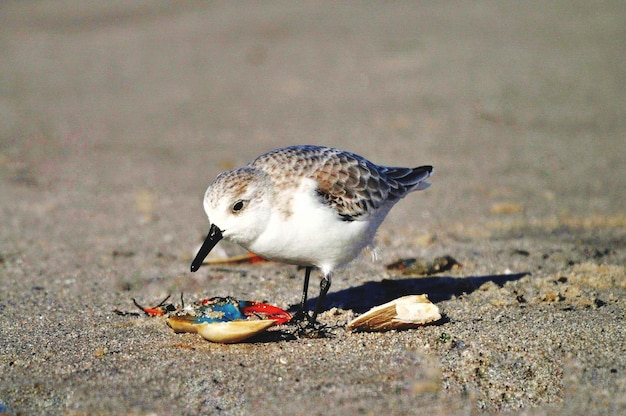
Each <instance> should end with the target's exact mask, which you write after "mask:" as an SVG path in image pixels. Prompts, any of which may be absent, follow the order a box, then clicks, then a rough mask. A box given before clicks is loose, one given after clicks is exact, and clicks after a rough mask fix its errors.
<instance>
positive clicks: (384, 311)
mask: <svg viewBox="0 0 626 416" xmlns="http://www.w3.org/2000/svg"><path fill="white" fill-rule="evenodd" d="M440 319H441V313H440V312H439V308H438V307H437V306H436V305H434V304H433V303H432V302H431V301H429V300H428V296H427V295H409V296H403V297H401V298H398V299H396V300H393V301H391V302H387V303H385V304H383V305H380V306H376V307H374V308H372V309H370V310H369V311H367V312H365V313H364V314H363V315H361V316H359V317H357V318H356V319H354V320H353V321H351V322H350V323H348V325H347V328H348V329H349V330H353V331H390V330H392V329H410V328H416V327H419V326H422V325H425V324H428V323H431V322H435V321H438V320H440Z"/></svg>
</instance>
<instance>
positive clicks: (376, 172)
mask: <svg viewBox="0 0 626 416" xmlns="http://www.w3.org/2000/svg"><path fill="white" fill-rule="evenodd" d="M432 172H433V168H432V166H420V167H417V168H402V167H386V166H378V165H375V164H374V163H372V162H370V161H368V160H367V159H365V158H363V157H361V156H359V155H356V154H354V153H350V152H346V151H343V150H339V149H333V148H329V147H322V146H310V145H304V146H290V147H284V148H280V149H276V150H272V151H270V152H268V153H265V154H263V155H261V156H259V157H257V158H256V159H255V160H253V161H252V162H250V163H249V164H248V165H246V166H244V167H242V168H239V169H234V170H230V171H227V172H223V173H221V174H220V175H219V176H218V177H217V178H216V179H215V181H213V183H212V184H211V185H209V187H208V189H207V190H206V193H205V194H204V209H205V211H206V213H207V215H208V217H209V222H210V223H211V227H210V230H209V234H208V236H207V237H206V240H205V241H204V243H203V244H202V247H201V248H200V250H199V251H198V254H197V255H196V257H195V259H194V260H193V262H192V263H191V271H192V272H195V271H197V270H198V269H199V268H200V266H201V264H202V262H203V261H204V259H205V257H206V256H207V255H208V254H209V252H210V251H211V249H213V247H214V246H215V245H216V244H217V243H218V242H219V241H220V240H221V239H222V238H224V239H226V240H229V241H232V242H234V243H237V244H239V245H240V246H242V247H244V248H245V249H247V250H249V251H251V252H253V253H255V254H258V255H259V256H261V257H263V258H266V259H268V260H274V261H279V262H284V263H289V264H295V265H299V266H304V267H305V276H304V288H303V290H302V298H301V301H300V312H299V313H298V315H299V316H300V318H304V317H306V318H307V319H308V321H309V323H311V324H315V323H316V319H317V315H318V313H319V312H320V307H321V305H322V302H323V300H324V297H325V296H326V293H327V292H328V289H329V288H330V284H331V278H332V275H333V271H334V270H335V269H336V268H337V267H340V266H342V265H345V264H346V263H348V262H350V261H351V260H353V259H354V258H355V257H356V256H357V255H358V254H359V253H360V252H361V250H362V249H363V248H364V247H366V246H368V245H370V244H371V243H372V240H373V238H374V234H375V233H376V230H377V229H378V227H379V226H380V224H381V223H382V222H383V220H384V219H385V216H386V215H387V213H388V212H389V210H390V209H391V207H393V206H394V204H396V202H398V201H399V200H400V199H402V198H403V197H404V196H405V195H407V194H408V193H409V192H413V191H418V190H422V189H426V188H427V187H428V186H429V183H427V182H425V180H426V179H427V178H428V177H429V176H430V175H431V174H432ZM313 267H317V268H318V269H320V270H321V274H322V276H321V282H320V292H319V297H318V298H317V303H316V305H315V309H314V310H313V314H312V315H309V314H308V313H307V312H305V303H306V300H307V292H308V286H309V277H310V275H311V270H312V269H313Z"/></svg>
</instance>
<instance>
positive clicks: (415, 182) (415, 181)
mask: <svg viewBox="0 0 626 416" xmlns="http://www.w3.org/2000/svg"><path fill="white" fill-rule="evenodd" d="M432 173H433V167H432V166H429V165H426V166H420V167H417V168H413V169H411V168H386V170H385V175H386V176H387V178H389V179H393V180H394V181H396V182H398V184H400V185H401V186H402V187H404V188H405V190H406V193H408V192H412V191H421V190H422V189H426V188H428V187H429V186H430V183H428V182H424V181H425V180H426V179H428V178H429V177H430V176H431V175H432Z"/></svg>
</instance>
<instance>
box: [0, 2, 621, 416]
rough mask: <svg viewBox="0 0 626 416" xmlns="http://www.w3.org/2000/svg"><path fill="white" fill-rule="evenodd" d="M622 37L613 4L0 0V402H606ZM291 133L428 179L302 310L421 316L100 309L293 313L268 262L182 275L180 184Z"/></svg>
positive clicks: (190, 205) (454, 406) (100, 406)
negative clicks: (194, 319)
mask: <svg viewBox="0 0 626 416" xmlns="http://www.w3.org/2000/svg"><path fill="white" fill-rule="evenodd" d="M625 28H626V8H624V4H623V2H620V1H599V2H585V1H555V2H548V3H546V2H537V1H532V2H512V1H486V2H467V1H465V2H464V1H458V2H408V1H407V2H404V1H400V2H363V3H358V4H357V3H354V4H350V5H348V4H347V3H338V2H236V3H235V2H181V3H178V2H164V1H136V2H98V1H69V0H68V1H55V2H52V1H29V2H23V1H22V2H20V1H3V2H1V3H0V221H1V224H2V225H1V227H0V285H1V291H0V413H2V412H5V413H8V414H29V415H30V414H138V415H144V414H213V413H215V414H258V415H260V414H270V413H274V414H376V413H380V412H386V413H387V414H422V413H424V414H478V413H482V412H495V411H501V410H506V411H509V410H510V411H513V410H518V411H521V412H522V413H529V414H619V413H625V412H626V398H625V397H626V375H625V371H626V359H625V358H624V357H625V356H626V347H625V346H626V336H625V335H624V334H625V331H626V328H625V325H624V311H625V306H626V298H625V294H626V277H625V275H624V265H625V260H626V216H625V209H624V206H625V184H626V180H625V178H626V167H625V166H626V164H625V163H624V154H626V140H625V139H626V46H625V45H626V29H625ZM305 143H308V144H321V145H328V146H333V147H339V148H343V149H347V150H350V151H353V152H355V153H358V154H361V155H363V156H365V157H367V158H368V159H370V160H372V161H374V162H376V163H379V164H386V165H401V166H417V165H421V164H432V165H434V166H435V169H436V172H435V176H434V177H433V178H432V181H431V182H432V184H433V185H432V187H431V188H429V189H428V190H427V191H424V192H420V193H417V194H412V195H410V196H409V197H407V198H406V199H405V200H404V201H402V202H401V203H400V204H398V206H397V207H396V208H395V209H394V210H393V211H392V212H391V214H390V216H389V217H388V219H387V221H386V222H385V223H384V224H383V226H382V227H381V230H380V232H379V238H378V248H377V254H378V259H377V260H376V261H371V260H369V258H368V256H363V258H362V259H360V260H359V261H356V262H354V263H353V264H351V265H350V266H348V267H346V268H345V269H344V270H341V271H339V272H338V273H336V275H335V279H334V281H333V286H332V288H331V292H330V294H329V298H328V302H327V304H326V305H325V309H326V310H327V312H326V313H324V314H323V316H322V318H321V319H322V321H324V322H326V323H328V324H329V325H334V324H338V325H340V326H341V325H343V324H345V322H347V321H348V319H350V318H351V317H352V316H354V315H355V313H360V312H363V310H366V309H367V308H369V307H371V306H374V305H376V304H379V303H382V301H385V300H386V299H388V298H390V297H395V296H401V295H403V294H406V293H428V294H429V295H430V297H431V299H432V300H433V301H435V302H436V303H437V305H438V306H439V307H440V308H441V309H442V311H443V312H444V314H445V316H446V319H445V320H444V321H443V322H441V323H440V324H439V325H432V326H427V327H424V328H421V329H418V330H410V331H402V332H389V333H382V334H379V333H376V334H351V333H346V332H345V331H344V330H343V329H342V328H341V327H339V328H336V329H334V330H333V336H332V337H330V338H326V339H307V338H298V339H289V337H287V336H284V337H281V336H276V337H269V338H267V337H266V338H262V339H260V340H258V341H259V342H252V343H245V344H238V345H218V344H211V343H209V342H206V341H204V340H202V339H201V338H199V337H197V336H195V335H191V334H184V335H181V334H174V333H173V332H172V331H171V330H170V329H169V328H168V327H167V326H166V325H165V323H164V322H163V321H162V320H160V319H150V318H146V317H132V316H118V315H116V314H114V313H113V311H114V310H115V309H120V310H128V311H134V309H133V308H134V307H133V305H132V302H131V298H137V299H138V300H139V301H141V302H142V303H144V304H147V305H151V304H156V303H158V302H159V301H160V300H161V299H162V298H163V297H164V296H166V295H167V294H174V297H177V294H178V293H180V292H184V293H185V296H186V297H187V298H188V299H190V300H191V299H198V298H200V297H206V296H216V295H233V296H236V297H238V298H240V299H254V300H266V301H268V302H270V303H273V304H276V305H278V306H281V307H283V308H289V307H290V306H292V305H294V304H296V303H297V302H298V298H299V292H300V289H301V272H300V271H297V270H296V268H295V267H293V266H287V265H280V264H274V263H268V264H261V265H236V266H227V267H222V268H210V267H204V268H202V269H201V270H200V271H199V272H198V273H195V274H191V273H190V272H189V271H188V270H189V264H190V261H191V258H192V256H193V255H194V254H195V252H194V250H195V249H196V247H197V245H198V244H200V243H201V241H202V239H203V238H204V235H205V233H206V232H207V230H208V222H207V220H206V216H205V214H204V212H203V209H202V204H201V198H202V194H203V192H204V190H205V188H206V186H207V185H208V183H209V182H210V181H211V180H212V179H213V178H214V177H215V176H216V175H217V174H218V173H219V172H221V171H223V170H225V169H229V168H232V167H236V166H240V165H243V164H245V163H247V162H248V161H250V160H251V159H253V158H254V157H255V156H256V155H258V154H260V153H263V152H265V151H267V150H270V149H272V148H276V147H281V146H286V145H291V144H305ZM446 254H447V255H451V256H453V257H454V258H455V259H457V260H458V261H459V262H460V263H461V264H462V267H460V268H456V269H454V270H451V271H448V272H445V273H441V274H438V275H435V276H430V277H426V278H419V277H415V276H402V275H399V274H398V273H397V272H393V271H388V270H386V268H385V265H386V264H388V263H390V262H392V261H394V260H397V259H399V258H404V257H423V258H426V259H432V258H434V257H436V256H440V255H446ZM315 286H316V285H315V284H314V285H313V289H312V291H313V293H314V292H315ZM289 330H290V328H289V327H285V328H283V329H282V330H280V331H279V332H276V333H275V334H283V335H284V334H285V333H286V332H285V331H289ZM281 331H282V332H281ZM282 338H286V339H282Z"/></svg>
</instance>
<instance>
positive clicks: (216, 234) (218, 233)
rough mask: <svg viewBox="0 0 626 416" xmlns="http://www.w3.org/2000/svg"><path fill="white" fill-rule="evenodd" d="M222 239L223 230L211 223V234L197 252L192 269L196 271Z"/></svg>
mask: <svg viewBox="0 0 626 416" xmlns="http://www.w3.org/2000/svg"><path fill="white" fill-rule="evenodd" d="M221 239H222V230H220V229H219V227H217V226H216V225H215V224H211V228H210V229H209V235H207V236H206V240H204V243H202V247H200V250H199V251H198V254H196V258H195V259H193V261H192V262H191V271H192V272H196V271H198V269H199V268H200V266H202V262H203V261H204V259H205V258H206V256H208V255H209V252H210V251H211V250H213V247H215V245H216V244H217V243H219V241H220V240H221Z"/></svg>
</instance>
